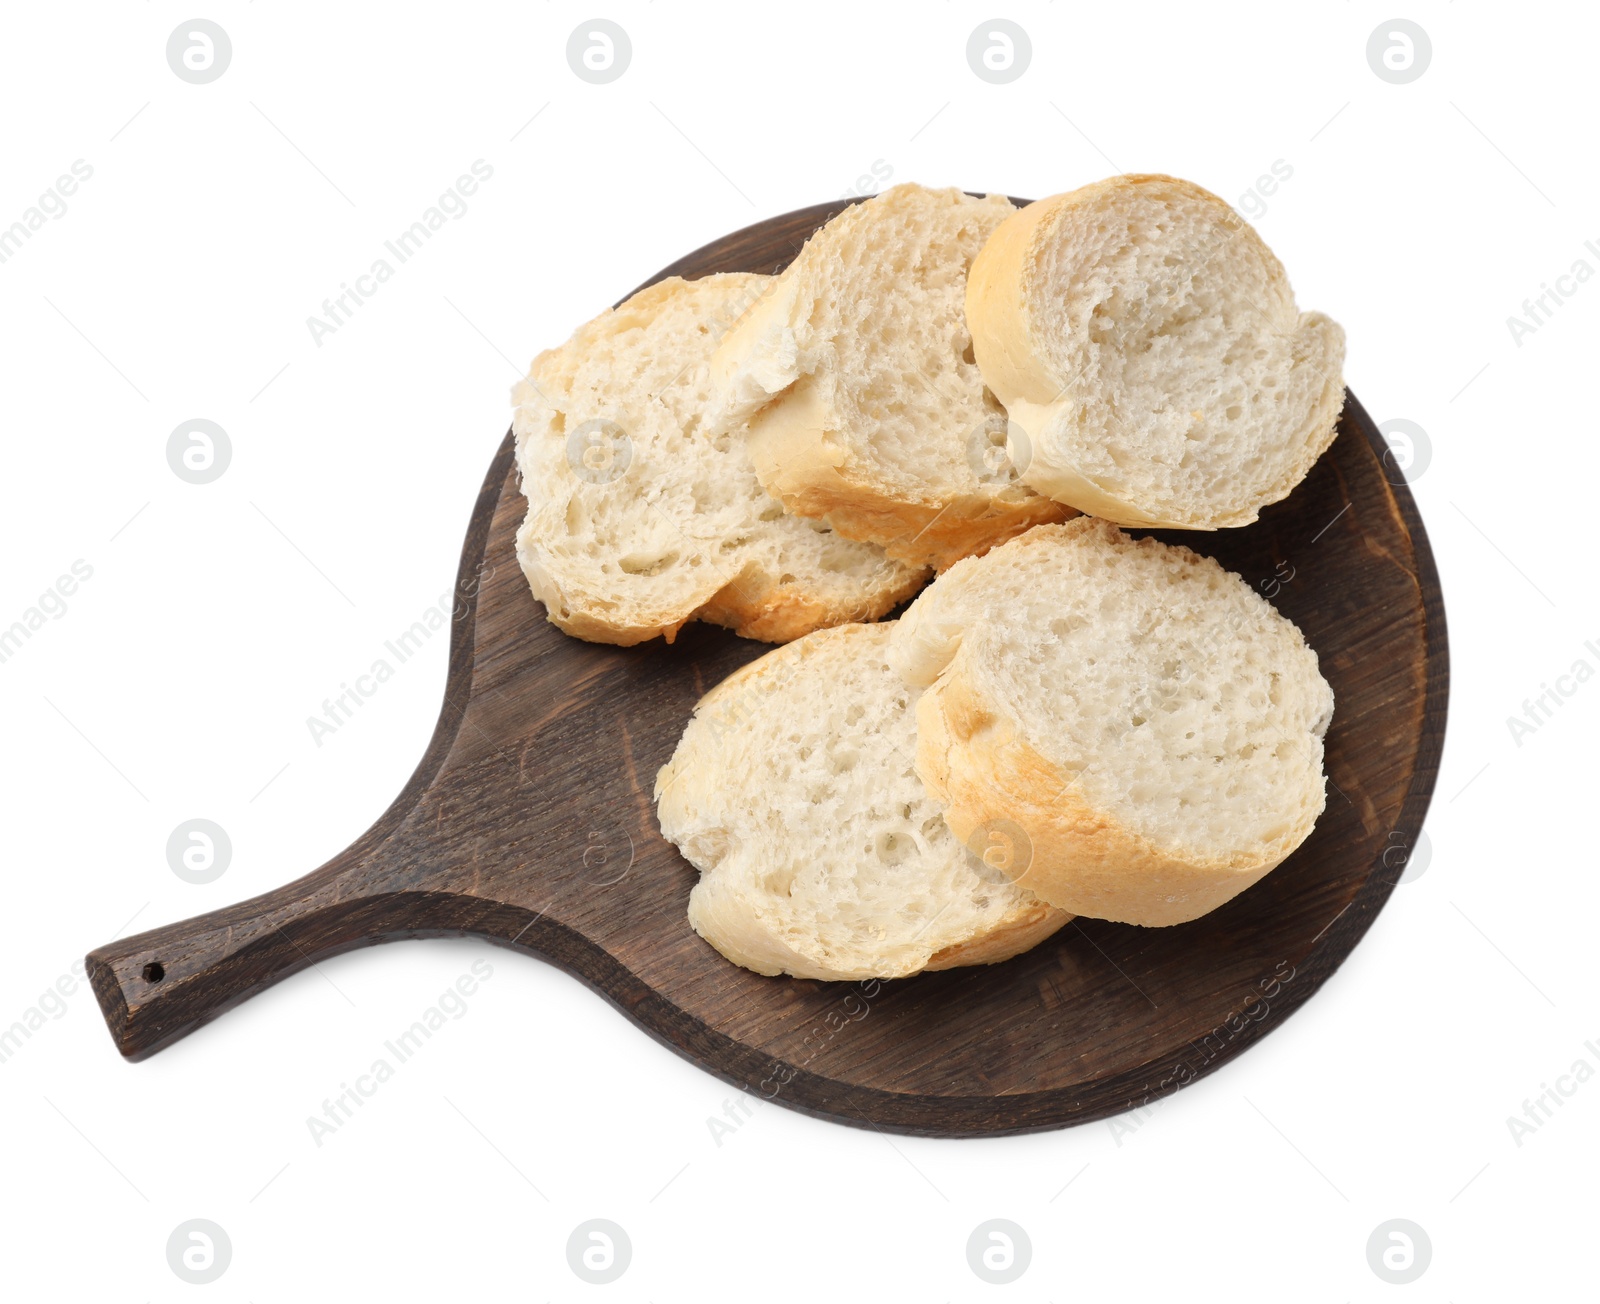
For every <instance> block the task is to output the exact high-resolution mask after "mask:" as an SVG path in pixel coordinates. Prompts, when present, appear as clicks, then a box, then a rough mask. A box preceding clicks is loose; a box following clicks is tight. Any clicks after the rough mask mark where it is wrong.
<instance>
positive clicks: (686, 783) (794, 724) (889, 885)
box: [656, 622, 1068, 979]
mask: <svg viewBox="0 0 1600 1304" xmlns="http://www.w3.org/2000/svg"><path fill="white" fill-rule="evenodd" d="M892 625H893V622H884V623H882V624H878V625H842V626H840V627H838V628H836V629H828V630H823V631H821V632H819V633H816V634H811V635H809V636H808V637H806V638H802V639H800V640H798V641H797V642H794V643H791V644H789V645H788V646H787V647H783V648H778V649H776V650H774V651H772V652H769V653H767V655H766V656H764V657H762V658H760V659H759V660H757V661H753V662H751V663H750V664H749V665H748V666H746V667H744V669H742V670H740V671H738V672H737V673H735V674H733V675H731V676H729V677H728V678H727V679H725V680H723V682H722V683H720V684H719V685H717V687H716V688H714V689H712V690H711V692H709V693H707V694H706V696H705V697H704V698H702V699H701V701H700V704H699V705H698V706H697V707H696V708H695V713H694V718H693V719H691V720H690V721H689V724H688V727H687V728H686V729H685V730H684V731H683V739H682V741H680V742H679V744H678V748H677V751H675V752H674V753H673V755H672V759H671V760H670V761H669V762H668V763H667V764H666V765H665V766H663V767H662V770H661V773H660V774H659V775H658V776H657V778H656V803H657V810H658V814H659V816H660V820H661V831H662V832H663V833H664V834H665V835H666V836H667V838H668V839H669V840H670V841H672V842H674V843H676V844H677V845H678V847H679V849H680V850H682V852H683V854H684V855H685V856H686V857H687V858H688V859H689V860H690V862H691V863H693V864H694V865H695V866H696V867H697V868H698V869H699V870H700V882H699V883H698V884H697V885H696V886H695V888H694V890H693V891H692V892H690V894H689V922H690V924H691V925H693V927H694V929H695V931H696V932H697V933H699V934H700V935H701V936H702V937H704V938H705V939H706V940H707V941H708V942H710V943H711V945H712V946H714V947H716V948H717V950H719V951H721V952H722V954H723V955H725V956H727V958H728V959H730V960H732V961H733V962H734V963H735V964H740V965H743V966H745V968H747V969H754V970H755V971H756V972H757V973H764V974H777V973H787V974H792V975H794V976H795V977H797V978H823V979H859V978H899V977H903V976H905V975H907V974H913V973H917V972H919V971H920V970H923V969H949V968H954V967H956V966H957V965H968V964H992V963H994V962H996V961H999V960H1005V959H1008V958H1009V957H1011V956H1013V955H1016V954H1018V953H1019V952H1022V951H1025V950H1027V949H1028V948H1029V947H1031V946H1033V945H1034V944H1035V943H1037V942H1040V941H1043V940H1044V939H1045V938H1046V937H1048V936H1049V935H1050V934H1051V933H1053V932H1055V930H1056V929H1058V928H1060V927H1061V925H1062V924H1064V923H1065V922H1066V921H1067V918H1068V917H1067V916H1066V915H1065V914H1063V913H1062V912H1061V911H1059V910H1054V909H1052V908H1051V907H1049V906H1047V905H1045V904H1044V903H1043V902H1041V901H1039V900H1038V899H1036V898H1035V897H1034V896H1033V894H1032V893H1031V892H1029V891H1027V889H1025V888H1021V887H1018V886H1017V885H1016V884H1014V883H1013V882H1012V881H1011V880H1010V879H1009V878H1008V877H1007V876H1006V875H1005V874H1004V873H1002V872H1001V871H1000V869H998V868H995V867H993V866H992V865H989V864H985V863H984V862H983V861H982V860H980V859H978V858H977V857H976V856H974V855H972V854H971V853H970V852H968V851H966V850H965V849H964V848H963V847H962V846H961V844H960V843H958V842H957V841H956V839H955V836H954V835H953V834H952V833H951V832H950V830H949V828H948V827H946V825H945V822H944V820H943V819H942V818H941V817H940V813H939V808H938V806H936V805H935V804H934V803H933V801H932V800H930V799H929V797H928V794H927V792H926V791H925V790H924V789H923V786H922V782H921V780H919V779H918V778H917V776H916V773H915V770H914V768H913V766H914V761H913V754H914V751H915V745H916V723H915V715H914V707H915V703H916V698H917V693H916V691H915V690H913V689H909V688H907V687H906V685H905V684H904V683H903V682H901V679H900V677H899V675H897V674H896V673H895V672H894V670H893V669H892V668H891V667H890V665H889V663H888V660H887V651H888V645H889V636H890V633H891V630H892Z"/></svg>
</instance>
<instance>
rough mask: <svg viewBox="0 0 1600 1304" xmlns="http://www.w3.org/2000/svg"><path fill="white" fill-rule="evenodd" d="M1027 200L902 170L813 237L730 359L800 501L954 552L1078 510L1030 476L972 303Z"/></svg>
mask: <svg viewBox="0 0 1600 1304" xmlns="http://www.w3.org/2000/svg"><path fill="white" fill-rule="evenodd" d="M1013 211H1014V209H1013V208H1012V205H1011V203H1010V201H1009V200H1007V199H1006V198H1005V197H1004V196H1001V195H990V196H988V197H987V198H985V199H976V198H973V197H972V196H970V195H964V194H962V193H961V191H959V190H928V189H926V188H924V187H922V186H915V185H901V186H895V187H894V188H893V189H891V190H886V191H884V193H883V194H881V195H877V196H875V197H874V198H872V199H869V200H867V201H866V202H864V203H861V204H856V205H854V206H852V207H850V208H847V209H846V210H845V211H844V212H843V213H841V214H840V215H839V216H838V217H836V218H834V219H833V220H832V221H831V222H829V223H828V224H827V225H826V226H824V227H823V228H822V229H821V230H820V231H818V232H817V233H816V234H815V235H813V236H812V237H811V239H810V240H809V241H807V242H806V245H805V247H804V248H803V249H801V251H800V254H799V256H798V257H797V258H796V259H795V260H794V262H793V263H791V264H790V265H789V266H788V268H786V269H785V271H784V272H783V274H782V275H781V276H779V277H778V281H777V284H776V285H775V286H774V287H773V289H772V292H771V293H770V294H768V295H766V296H765V297H764V298H763V299H762V300H761V301H760V302H759V303H758V304H756V305H755V306H754V307H753V308H752V309H751V310H750V312H749V313H748V314H747V315H746V316H745V317H744V319H743V320H742V321H741V322H740V323H739V325H738V326H737V327H736V328H735V329H733V330H732V331H730V332H729V333H728V335H727V338H726V339H724V340H723V341H722V343H721V345H720V346H719V347H718V349H717V352H716V357H715V359H714V360H713V372H714V376H715V384H716V409H715V411H716V415H715V418H714V419H715V420H716V421H717V422H718V423H719V424H725V423H727V422H730V421H731V422H739V421H745V420H748V421H749V423H750V451H751V455H752V457H753V458H754V459H755V466H756V473H757V474H758V475H759V476H760V477H761V483H762V484H763V485H765V486H766V487H767V489H768V490H769V491H770V492H771V493H773V494H774V495H776V496H777V497H778V498H780V499H782V501H783V504H784V506H785V507H787V508H788V509H789V510H790V511H791V512H795V513H798V514H800V515H802V516H808V517H818V518H824V519H826V520H827V521H828V522H829V523H830V524H831V525H832V526H833V528H834V529H836V530H838V531H839V533H840V534H842V535H844V536H845V537H847V538H851V539H864V540H868V541H870V542H873V543H878V544H882V545H883V546H884V547H885V548H887V549H888V551H889V555H890V556H891V557H898V558H900V559H901V560H903V561H906V562H909V563H911V564H914V565H924V564H926V565H932V566H935V567H939V568H943V567H945V566H948V565H949V564H950V563H951V562H952V561H954V560H956V559H957V558H959V557H964V556H967V555H968V554H969V553H974V552H981V551H983V550H984V549H985V548H988V547H990V546H992V545H993V544H995V543H998V542H1000V541H1001V540H1004V539H1008V538H1010V537H1011V536H1012V535H1013V534H1017V533H1019V532H1020V531H1022V530H1025V529H1027V528H1028V526H1030V525H1033V524H1035V523H1037V522H1039V521H1055V520H1063V519H1065V518H1066V517H1067V516H1070V515H1071V514H1072V513H1070V512H1068V511H1066V510H1065V509H1063V508H1062V507H1061V506H1060V505H1058V504H1056V503H1054V502H1052V501H1051V500H1050V499H1048V498H1042V497H1040V496H1039V495H1038V494H1036V493H1034V491H1033V490H1031V489H1029V488H1028V487H1027V486H1026V485H1024V484H1021V483H1019V482H1018V480H1017V476H1016V471H1015V469H1014V468H1013V467H1012V466H1011V465H1010V463H1009V462H1007V461H1006V458H1005V450H1004V443H1005V432H1006V415H1005V411H1004V410H1003V409H1002V408H1001V406H1000V405H999V403H997V402H996V401H995V399H994V396H993V395H992V394H990V393H988V392H987V391H986V390H985V389H984V386H983V378H982V377H981V376H980V375H979V374H978V368H977V365H976V363H975V362H974V361H973V357H972V348H971V344H972V341H971V336H970V335H969V334H968V332H967V326H966V321H965V317H964V311H963V306H962V305H963V301H964V296H965V285H966V277H967V268H968V266H969V265H970V264H971V262H972V259H973V258H974V256H976V254H977V252H978V250H979V249H980V248H981V247H982V246H983V243H984V241H985V240H986V239H988V237H989V234H990V232H992V231H993V230H994V229H995V228H996V227H997V226H999V225H1000V223H1001V222H1002V221H1003V220H1005V218H1006V216H1007V215H1008V214H1010V213H1012V212H1013Z"/></svg>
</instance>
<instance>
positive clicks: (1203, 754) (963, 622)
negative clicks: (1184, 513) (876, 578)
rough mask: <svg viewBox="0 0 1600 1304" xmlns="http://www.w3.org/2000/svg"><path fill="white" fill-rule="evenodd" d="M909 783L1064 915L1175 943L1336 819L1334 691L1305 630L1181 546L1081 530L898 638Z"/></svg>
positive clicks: (988, 560) (930, 592) (980, 581)
mask: <svg viewBox="0 0 1600 1304" xmlns="http://www.w3.org/2000/svg"><path fill="white" fill-rule="evenodd" d="M891 659H892V660H893V662H894V664H895V666H896V668H897V669H898V670H899V671H900V673H901V674H902V676H903V677H904V679H905V680H906V682H907V684H908V685H909V686H911V687H912V688H923V689H924V691H923V693H922V697H921V699H920V701H919V703H918V707H917V727H918V736H917V772H918V774H919V775H921V777H922V779H923V781H924V782H925V783H926V785H927V788H928V791H929V792H930V793H931V794H932V795H933V796H934V798H935V799H936V800H937V801H939V802H940V803H941V804H943V805H944V807H945V819H946V821H947V822H948V823H949V825H950V827H951V829H952V831H953V832H954V833H955V835H956V837H957V838H958V839H959V840H960V841H962V842H963V843H965V844H968V845H988V844H989V843H991V842H997V841H999V840H1002V839H1003V840H1004V841H1005V843H1006V845H1008V846H1010V845H1013V844H1014V845H1015V847H1016V851H1015V852H1014V854H1011V855H1009V856H1008V858H1007V861H1006V863H1007V865H1008V866H1009V868H1010V871H1011V872H1012V874H1013V875H1014V876H1015V877H1016V878H1017V879H1018V881H1019V882H1021V883H1022V884H1023V885H1024V886H1026V887H1028V888H1030V889H1031V890H1032V891H1033V892H1034V893H1035V894H1036V895H1037V896H1039V897H1041V898H1042V899H1044V900H1045V901H1048V902H1050V903H1051V904H1052V905H1056V906H1059V907H1061V908H1062V909H1063V910H1068V911H1070V912H1072V913H1073V914H1081V915H1087V916H1090V917H1093V918H1099V919H1112V920H1117V921H1120V922H1123V923H1130V924H1144V925H1151V926H1155V925H1166V924H1176V923H1182V922H1184V921H1186V920H1189V919H1194V918H1197V917H1198V916H1200V915H1203V914H1205V913H1206V912H1207V911H1210V910H1213V909H1215V908H1216V907H1217V906H1219V905H1221V904H1222V903H1223V902H1225V901H1227V900H1229V899H1231V898H1232V897H1233V896H1235V895H1237V894H1238V893H1239V892H1242V891H1243V890H1244V889H1246V888H1248V887H1249V886H1251V885H1252V884H1253V883H1255V882H1257V881H1258V880H1259V879H1260V878H1261V877H1262V876H1263V875H1265V874H1266V873H1267V872H1268V871H1270V870H1271V869H1273V868H1274V867H1275V866H1277V865H1278V864H1279V863H1281V862H1282V861H1283V859H1284V858H1285V857H1286V856H1288V855H1289V853H1290V852H1292V851H1293V850H1294V849H1295V848H1296V847H1298V846H1299V845H1300V843H1301V842H1302V841H1304V839H1305V838H1306V836H1307V835H1308V834H1309V833H1310V832H1311V829H1312V827H1313V825H1314V824H1315V822H1316V819H1317V817H1318V816H1319V815H1320V814H1321V812H1322V809H1323V804H1324V783H1323V773H1322V759H1323V735H1324V733H1325V732H1326V730H1327V728H1328V724H1329V721H1330V720H1331V718H1332V715H1333V693H1332V690H1331V689H1330V688H1329V687H1328V685H1327V683H1326V681H1325V680H1324V679H1323V678H1322V675H1321V674H1320V672H1319V670H1318V667H1317V655H1316V653H1315V652H1314V651H1312V649H1311V648H1310V647H1308V646H1307V645H1306V642H1305V639H1304V638H1303V637H1302V636H1301V633H1300V631H1299V630H1298V629H1297V628H1296V627H1295V626H1294V625H1293V624H1292V623H1290V622H1289V621H1288V620H1286V619H1285V618H1284V617H1283V616H1281V615H1279V614H1278V612H1277V611H1275V610H1274V609H1273V608H1272V606H1271V605H1270V604H1268V603H1267V602H1266V601H1265V600H1264V599H1263V598H1261V597H1260V596H1259V595H1258V594H1256V593H1255V592H1254V591H1252V590H1251V589H1250V587H1249V586H1248V585H1246V584H1245V583H1244V581H1243V580H1241V579H1240V578H1239V577H1238V576H1237V575H1233V574H1230V573H1229V572H1228V571H1225V570H1223V568H1222V567H1221V566H1219V565H1218V564H1217V563H1216V562H1215V561H1212V560H1211V559H1209V558H1206V557H1201V556H1198V555H1197V554H1195V553H1193V552H1191V551H1190V550H1189V549H1187V548H1180V547H1170V546H1168V545H1166V544H1163V543H1160V542H1159V541H1157V540H1154V539H1142V540H1138V541H1135V540H1134V539H1132V538H1130V537H1129V536H1127V535H1125V534H1123V533H1122V532H1121V531H1120V530H1118V529H1116V527H1114V526H1112V525H1111V524H1109V523H1108V522H1105V521H1100V520H1096V519H1093V518H1090V517H1081V518H1079V519H1077V520H1073V521H1069V522H1068V523H1066V524H1065V525H1055V526H1040V527H1039V528H1037V529H1035V530H1031V531H1029V532H1028V533H1027V534H1025V535H1023V536H1021V537H1020V538H1017V539H1014V540H1012V541H1011V542H1009V543H1007V544H1005V545H1003V546H1001V547H999V548H996V549H994V550H993V551H991V552H990V553H988V554H987V555H986V556H984V557H982V558H972V559H969V560H967V561H963V562H960V563H958V564H957V565H956V566H953V567H952V568H951V569H950V570H949V571H947V572H946V573H945V574H944V575H942V576H941V577H940V578H939V579H937V580H935V581H934V583H933V584H932V585H930V586H929V587H928V588H927V589H925V590H924V591H923V593H922V594H921V596H920V597H918V599H917V600H916V601H915V602H914V603H912V605H911V607H910V608H909V609H908V610H907V612H906V614H905V615H904V616H903V617H902V618H901V619H900V620H899V621H898V622H896V623H895V625H894V627H893V634H892V649H891Z"/></svg>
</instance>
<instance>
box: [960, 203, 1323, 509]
mask: <svg viewBox="0 0 1600 1304" xmlns="http://www.w3.org/2000/svg"><path fill="white" fill-rule="evenodd" d="M967 321H968V323H969V324H970V326H971V328H972V335H973V343H974V348H975V351H976V354H977V358H978V365H979V366H980V367H981V368H982V369H983V377H984V379H985V380H986V381H987V382H988V384H989V388H990V389H991V390H992V391H993V392H994V393H995V394H996V395H997V396H998V397H999V399H1000V401H1001V402H1002V403H1004V404H1005V406H1006V410H1007V411H1008V412H1009V414H1010V417H1011V421H1012V422H1013V427H1012V440H1011V446H1010V448H1009V453H1010V456H1011V459H1012V461H1013V463H1014V464H1015V465H1016V466H1017V467H1018V468H1019V469H1020V471H1021V475H1022V479H1023V481H1024V482H1025V483H1027V484H1030V485H1032V486H1033V487H1034V488H1035V489H1037V490H1039V492H1040V493H1044V494H1049V495H1050V496H1051V497H1053V498H1057V499H1059V500H1060V501H1062V502H1064V503H1070V504H1071V505H1072V506H1074V507H1076V508H1079V509H1080V510H1082V511H1085V512H1089V513H1091V514H1093V515H1095V516H1101V517H1104V518H1106V519H1107V520H1111V521H1116V522H1118V523H1119V524H1122V525H1167V526H1178V527H1181V528H1184V529H1193V530H1211V529H1216V528H1217V527H1219V526H1231V525H1248V524H1249V523H1250V522H1251V521H1253V520H1255V519H1256V515H1257V513H1258V512H1259V511H1260V510H1261V508H1262V507H1264V506H1266V505H1267V504H1268V503H1273V502H1277V501H1278V499H1280V498H1283V497H1285V496H1286V495H1287V494H1288V493H1289V492H1290V490H1292V489H1293V488H1294V487H1295V485H1297V484H1299V483H1300V481H1301V480H1302V479H1304V478H1305V475H1306V473H1307V472H1308V471H1309V470H1310V469H1311V466H1312V464H1313V463H1314V462H1315V461H1316V460H1317V458H1318V457H1320V456H1321V455H1322V453H1323V451H1324V450H1325V449H1326V448H1327V447H1328V445H1329V444H1330V443H1332V442H1333V436H1334V425H1335V422H1336V421H1337V420H1338V417H1339V410H1340V408H1341V406H1342V405H1343V403H1344V380H1343V378H1342V375H1341V368H1342V367H1343V364H1344V331H1343V330H1341V329H1340V327H1339V325H1338V324H1337V323H1336V322H1334V321H1331V320H1330V319H1329V318H1327V317H1325V316H1323V315H1322V314H1321V313H1316V312H1308V313H1303V312H1301V311H1300V310H1299V309H1298V308H1296V307H1295V301H1294V294H1293V292H1292V291H1291V289H1290V288H1289V280H1288V277H1287V276H1285V275H1284V271H1283V266H1282V264H1280V263H1279V262H1278V260H1277V258H1275V257H1274V256H1273V254H1272V251H1271V250H1270V249H1268V248H1267V246H1266V245H1265V244H1264V243H1263V242H1262V240H1261V237H1260V236H1258V235H1257V234H1256V232H1255V230H1254V228H1252V227H1251V226H1250V224H1249V223H1248V222H1246V221H1245V220H1244V219H1243V218H1242V217H1240V216H1239V215H1238V214H1237V213H1236V212H1234V211H1233V209H1232V208H1230V207H1229V206H1228V205H1227V204H1226V203H1224V202H1223V201H1222V200H1220V199H1218V198H1217V197H1216V196H1215V195H1213V194H1211V193H1210V192H1208V191H1205V190H1202V189H1201V188H1200V187H1199V186H1196V185H1193V184H1191V183H1190V182H1187V181H1179V180H1177V179H1176V178H1173V177H1165V176H1120V177H1112V178H1111V179H1110V180H1107V181H1100V182H1096V183H1095V184H1094V185H1089V186H1084V187H1083V188H1082V189H1080V190H1074V191H1072V192H1071V193H1069V194H1065V195H1057V196H1055V197H1054V198H1052V199H1042V200H1040V201H1039V202H1038V203H1036V204H1029V205H1028V206H1027V207H1026V208H1024V209H1021V210H1020V211H1018V212H1017V213H1016V215H1015V216H1013V217H1011V218H1009V219H1007V221H1006V222H1005V224H1004V225H1002V226H1001V227H1000V228H999V229H998V230H997V231H996V232H995V233H994V235H993V236H992V237H991V238H990V240H989V243H988V244H987V245H985V246H984V249H983V252H982V253H981V254H979V256H978V258H977V260H976V262H975V263H974V264H973V268H972V275H971V277H970V278H969V280H968V282H967ZM1019 428H1020V431H1021V437H1019V435H1018V429H1019Z"/></svg>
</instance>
